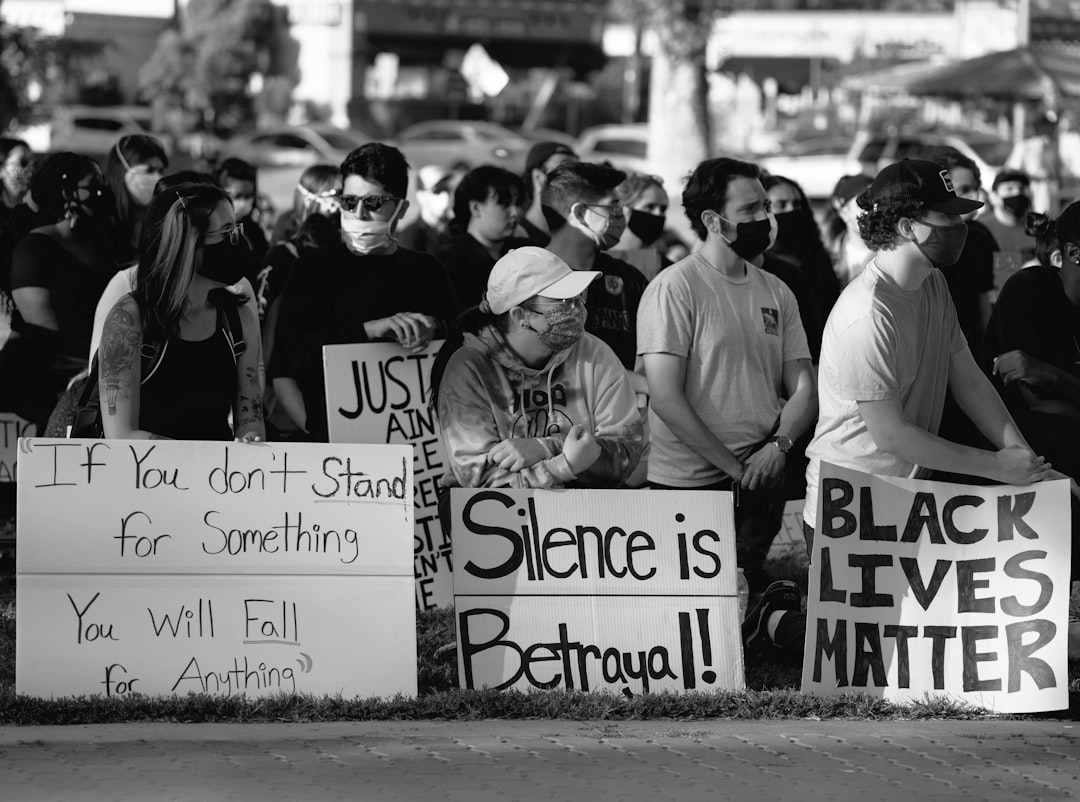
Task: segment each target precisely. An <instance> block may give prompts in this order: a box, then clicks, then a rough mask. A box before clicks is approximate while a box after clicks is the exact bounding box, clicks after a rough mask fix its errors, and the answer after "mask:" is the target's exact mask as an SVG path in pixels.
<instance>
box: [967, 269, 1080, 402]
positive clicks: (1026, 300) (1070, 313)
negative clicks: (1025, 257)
mask: <svg viewBox="0 0 1080 802" xmlns="http://www.w3.org/2000/svg"><path fill="white" fill-rule="evenodd" d="M1015 350H1020V351H1024V352H1025V353H1027V354H1028V355H1029V356H1031V357H1033V358H1035V359H1037V360H1039V361H1040V362H1046V363H1048V364H1051V365H1054V366H1056V367H1058V368H1061V369H1062V370H1064V371H1067V372H1068V373H1071V374H1072V375H1074V376H1080V310H1078V309H1077V308H1076V307H1075V306H1073V305H1072V303H1070V301H1069V299H1068V298H1067V297H1066V296H1065V289H1064V288H1063V287H1062V285H1061V277H1060V276H1059V275H1058V271H1057V269H1056V268H1053V267H1041V266H1040V267H1026V268H1024V269H1023V270H1021V271H1020V272H1019V273H1014V274H1013V275H1012V277H1011V278H1009V280H1008V281H1006V282H1005V286H1004V287H1002V288H1001V292H1000V294H999V295H998V298H997V302H996V303H995V304H994V311H993V312H992V313H991V315H990V325H989V326H988V327H987V330H986V338H985V339H984V340H983V347H982V360H981V361H982V367H983V370H984V371H986V373H987V374H988V375H990V376H991V377H992V379H993V381H994V384H995V386H996V387H997V388H998V391H999V392H1000V393H1001V394H1002V397H1003V398H1004V399H1005V403H1006V405H1007V406H1008V407H1009V409H1010V410H1012V411H1013V412H1014V413H1016V412H1023V411H1026V410H1027V408H1028V405H1027V402H1026V401H1025V400H1024V398H1023V395H1022V394H1021V393H1020V388H1019V387H1018V386H1017V385H1016V383H1013V384H1011V385H1009V386H1008V387H1004V386H1003V384H1002V382H1001V379H1000V378H998V377H996V376H993V365H994V357H996V356H1000V355H1001V354H1004V353H1007V352H1009V351H1015Z"/></svg>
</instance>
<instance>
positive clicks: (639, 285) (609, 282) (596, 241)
mask: <svg viewBox="0 0 1080 802" xmlns="http://www.w3.org/2000/svg"><path fill="white" fill-rule="evenodd" d="M625 178H626V173H624V172H622V171H621V170H616V169H614V168H612V167H608V166H606V165H602V164H589V163H586V162H566V163H564V164H561V165H559V166H558V167H556V168H555V169H554V170H552V171H551V172H550V173H549V174H548V177H547V183H546V184H545V185H544V189H543V196H542V198H541V203H542V205H543V207H544V209H545V214H546V215H547V218H548V227H549V229H550V230H551V241H550V242H548V244H547V246H546V247H547V249H548V250H549V251H551V252H552V253H554V254H555V255H557V256H558V257H559V258H561V259H562V260H563V261H564V262H566V263H567V264H568V265H570V267H571V269H573V270H597V271H599V272H600V273H601V275H602V278H601V279H600V280H599V281H596V282H593V283H592V284H591V285H590V286H589V294H588V297H587V298H586V299H585V303H586V306H587V307H588V310H589V316H588V318H587V319H586V321H585V330H586V331H587V332H589V333H590V334H595V335H596V336H597V337H599V338H600V339H601V340H603V341H604V342H606V343H607V344H608V345H610V346H611V350H613V351H614V352H615V355H616V356H617V357H619V361H620V362H622V364H623V367H625V368H626V370H627V372H628V378H629V379H630V381H631V383H633V385H634V389H635V391H636V392H637V393H639V394H642V395H648V385H647V384H646V382H645V377H644V375H643V374H642V373H635V372H634V368H635V365H636V361H637V311H638V306H639V304H640V303H641V294H642V293H643V292H644V291H645V284H646V280H645V277H644V276H643V275H641V273H640V272H638V271H637V270H636V269H634V268H633V267H631V266H630V265H628V264H627V263H626V262H624V261H622V260H621V259H616V258H615V257H613V256H612V255H611V254H609V253H607V251H608V250H610V249H611V248H612V247H614V246H615V244H616V243H618V241H619V240H620V238H621V237H622V235H623V231H624V230H625V229H626V217H625V214H624V212H623V206H622V204H621V203H620V202H619V200H618V198H616V196H615V188H616V187H618V186H619V184H621V183H622V182H623V181H624V180H625Z"/></svg>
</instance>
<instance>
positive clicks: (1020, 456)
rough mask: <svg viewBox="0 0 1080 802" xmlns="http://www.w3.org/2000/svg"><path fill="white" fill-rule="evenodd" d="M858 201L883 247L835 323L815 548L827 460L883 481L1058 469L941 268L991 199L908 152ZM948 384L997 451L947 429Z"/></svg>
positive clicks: (812, 450)
mask: <svg viewBox="0 0 1080 802" xmlns="http://www.w3.org/2000/svg"><path fill="white" fill-rule="evenodd" d="M859 206H860V208H862V210H863V214H862V215H861V216H860V217H859V231H860V234H861V235H862V238H863V240H864V241H865V242H866V244H867V245H868V246H870V248H871V249H872V250H874V251H875V254H874V258H873V259H871V261H870V263H869V264H868V265H867V267H866V270H864V271H863V272H862V273H861V274H860V275H859V276H858V277H857V278H856V279H855V280H854V281H853V282H852V283H851V284H849V285H848V286H847V288H845V290H844V292H843V293H842V294H841V295H840V299H839V300H838V301H837V303H836V305H835V306H834V307H833V310H832V312H831V313H830V315H829V319H828V322H827V323H826V324H825V334H824V338H823V341H822V345H821V362H820V366H819V371H818V402H819V408H820V415H819V418H818V423H817V429H816V430H815V433H814V439H813V440H812V441H811V442H810V445H809V446H808V447H807V449H806V455H807V457H808V458H809V460H810V462H809V466H808V467H807V470H806V485H807V488H806V506H805V508H804V510H803V522H804V527H805V530H806V539H807V546H808V547H810V546H811V545H812V541H813V535H814V526H815V523H816V515H817V507H818V476H819V471H820V467H821V463H822V462H823V461H825V462H831V463H833V464H836V465H842V466H845V467H849V468H854V469H856V470H860V471H865V472H866V473H872V474H877V475H881V476H909V477H922V478H926V477H927V476H928V475H929V472H930V471H931V470H938V471H943V472H949V473H955V474H964V475H968V476H977V477H985V478H987V479H994V480H998V481H1001V482H1005V483H1007V484H1019V485H1022V484H1029V483H1031V482H1037V481H1040V480H1042V479H1048V478H1052V477H1054V476H1057V474H1056V472H1054V471H1052V470H1051V469H1050V466H1049V465H1047V464H1046V463H1045V460H1043V458H1042V457H1039V456H1037V455H1036V454H1035V453H1034V452H1032V450H1031V448H1030V447H1029V446H1028V444H1027V442H1026V441H1025V440H1024V437H1023V435H1021V434H1020V430H1019V429H1018V428H1017V426H1016V424H1015V423H1014V422H1013V419H1012V417H1010V415H1009V413H1008V412H1007V411H1006V409H1005V405H1004V404H1003V403H1002V402H1001V399H1000V397H999V396H998V394H997V393H996V392H995V390H994V388H993V386H992V385H991V384H990V381H989V380H988V379H987V378H986V376H985V375H984V374H983V372H982V371H981V370H980V369H979V367H978V365H977V364H976V363H975V360H974V359H973V358H972V356H971V351H970V350H969V349H968V344H967V341H966V340H965V339H964V335H963V334H962V332H961V331H960V326H959V324H958V322H957V318H956V310H955V308H954V307H953V303H952V299H951V298H950V296H949V288H948V285H947V284H946V281H945V277H944V276H943V275H942V273H941V271H940V268H942V267H947V266H949V265H952V264H955V263H956V261H957V260H958V259H959V257H960V253H961V251H962V250H963V248H964V242H965V240H966V238H967V225H966V224H965V223H964V221H963V219H962V218H961V215H964V214H968V213H970V212H973V211H975V210H976V209H978V208H979V207H980V206H982V203H981V202H980V201H976V200H969V199H968V198H961V197H958V196H957V194H956V192H955V191H954V189H953V184H952V180H951V178H950V176H949V171H948V170H947V169H945V168H943V167H942V166H941V165H939V164H936V163H934V162H930V161H922V160H914V159H904V160H903V161H901V162H898V163H896V164H892V165H889V166H888V167H885V168H884V169H883V170H882V171H881V172H880V173H878V175H877V177H876V178H875V179H874V182H873V183H872V184H871V185H870V186H869V187H868V188H867V189H866V190H864V191H863V193H862V194H860V195H859ZM946 389H948V390H949V391H950V392H951V393H952V395H953V398H955V399H956V402H957V404H958V405H959V406H960V408H961V409H962V410H963V411H964V413H965V414H966V415H967V416H968V417H969V418H970V419H971V421H972V423H974V424H975V426H976V427H977V428H978V430H979V431H980V432H981V433H982V434H983V435H984V436H985V437H986V439H987V440H988V441H989V442H990V443H992V444H993V446H994V448H995V449H996V450H994V451H984V450H981V449H977V448H971V447H969V446H962V445H959V444H957V443H952V442H949V441H948V440H943V439H942V438H940V437H938V436H937V430H938V424H939V423H940V422H941V412H942V407H943V405H944V401H945V391H946Z"/></svg>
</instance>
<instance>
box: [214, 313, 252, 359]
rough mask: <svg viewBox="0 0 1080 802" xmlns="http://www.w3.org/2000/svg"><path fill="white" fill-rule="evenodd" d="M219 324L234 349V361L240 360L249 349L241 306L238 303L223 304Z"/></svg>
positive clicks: (219, 314)
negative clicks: (241, 319)
mask: <svg viewBox="0 0 1080 802" xmlns="http://www.w3.org/2000/svg"><path fill="white" fill-rule="evenodd" d="M217 309H218V325H219V326H221V330H222V331H223V332H224V333H225V339H226V340H228V341H229V347H230V348H231V349H232V355H233V362H239V361H240V357H241V356H243V355H244V353H245V352H246V351H247V342H245V341H244V325H243V323H241V322H240V308H239V307H238V306H236V304H222V305H220V306H219V307H218V308H217Z"/></svg>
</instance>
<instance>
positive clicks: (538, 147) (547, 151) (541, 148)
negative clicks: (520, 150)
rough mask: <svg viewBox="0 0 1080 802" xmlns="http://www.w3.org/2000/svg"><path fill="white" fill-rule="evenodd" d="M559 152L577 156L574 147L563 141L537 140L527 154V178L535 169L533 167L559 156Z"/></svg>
mask: <svg viewBox="0 0 1080 802" xmlns="http://www.w3.org/2000/svg"><path fill="white" fill-rule="evenodd" d="M559 154H565V155H567V156H573V157H574V158H577V154H576V153H574V149H573V148H571V147H570V146H569V145H564V144H563V143H562V142H537V143H536V144H535V145H533V146H532V147H531V148H529V152H528V154H527V155H526V156H525V176H526V178H527V177H528V176H529V174H530V173H531V172H532V171H533V168H535V167H540V166H542V165H543V163H544V162H546V161H547V160H548V159H550V158H551V157H552V156H558V155H559Z"/></svg>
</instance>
